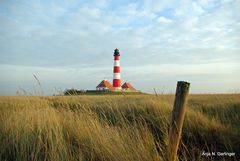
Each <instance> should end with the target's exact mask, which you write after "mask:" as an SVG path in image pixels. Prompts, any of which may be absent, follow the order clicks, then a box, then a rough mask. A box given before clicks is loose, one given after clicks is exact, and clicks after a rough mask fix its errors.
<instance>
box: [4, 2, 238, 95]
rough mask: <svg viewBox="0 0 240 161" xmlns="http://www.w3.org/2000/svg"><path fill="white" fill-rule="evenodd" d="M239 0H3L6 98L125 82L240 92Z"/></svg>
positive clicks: (148, 88)
mask: <svg viewBox="0 0 240 161" xmlns="http://www.w3.org/2000/svg"><path fill="white" fill-rule="evenodd" d="M239 11H240V1H239V0H198V1H190V0H180V1H178V0H161V1H158V0H139V1H136V0H130V1H127V0H126V1H121V0H119V1H110V0H95V1H94V0H90V1H87V0H56V1H52V0H42V1H33V0H25V1H23V0H16V1H14V0H2V1H0V74H1V76H0V95H15V94H16V91H17V90H20V91H21V89H24V90H26V91H27V92H29V93H33V94H34V93H36V91H38V90H39V87H38V85H37V82H36V80H35V79H34V77H33V75H36V76H37V77H38V79H39V80H40V81H41V84H42V91H43V92H44V94H45V95H51V94H53V93H56V91H58V90H60V89H61V90H64V89H67V88H77V89H94V88H95V86H96V85H97V84H98V83H99V82H100V81H101V80H102V79H104V78H106V79H108V80H109V81H110V82H111V81H112V66H113V50H114V49H115V48H116V47H117V48H119V50H120V53H121V69H122V73H121V76H122V81H126V80H127V81H129V82H131V83H132V84H133V86H135V87H136V88H137V89H140V90H142V91H145V92H153V88H155V89H157V91H158V92H163V93H168V92H175V88H176V82H177V81H178V80H186V81H189V82H191V84H192V85H191V92H192V93H229V92H230V93H231V92H240V63H239V62H240V45H239V44H240V14H239Z"/></svg>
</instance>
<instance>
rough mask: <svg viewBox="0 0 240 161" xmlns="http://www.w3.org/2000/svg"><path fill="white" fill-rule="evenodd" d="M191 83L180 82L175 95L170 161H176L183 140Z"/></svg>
mask: <svg viewBox="0 0 240 161" xmlns="http://www.w3.org/2000/svg"><path fill="white" fill-rule="evenodd" d="M189 87H190V83H188V82H183V81H179V82H178V83H177V90H176V94H175V101H174V106H173V112H172V122H171V125H170V130H169V140H168V156H167V157H168V158H167V159H168V161H176V158H177V151H178V145H179V142H180V139H181V134H182V126H183V121H184V116H185V106H186V103H187V97H188V92H189Z"/></svg>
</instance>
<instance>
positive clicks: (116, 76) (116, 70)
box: [113, 48, 122, 90]
mask: <svg viewBox="0 0 240 161" xmlns="http://www.w3.org/2000/svg"><path fill="white" fill-rule="evenodd" d="M113 56H114V67H113V88H114V89H115V90H121V89H122V87H121V75H120V53H119V50H118V49H117V48H116V49H115V50H114V55H113Z"/></svg>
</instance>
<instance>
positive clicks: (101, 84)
mask: <svg viewBox="0 0 240 161" xmlns="http://www.w3.org/2000/svg"><path fill="white" fill-rule="evenodd" d="M103 87H107V88H108V89H110V90H113V89H114V88H113V86H112V85H111V83H109V82H108V81H107V80H102V81H101V83H99V85H98V86H97V87H96V88H103Z"/></svg>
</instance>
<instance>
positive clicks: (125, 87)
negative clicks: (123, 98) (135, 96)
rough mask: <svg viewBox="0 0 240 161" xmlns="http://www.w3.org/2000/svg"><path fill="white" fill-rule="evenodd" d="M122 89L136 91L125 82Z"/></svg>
mask: <svg viewBox="0 0 240 161" xmlns="http://www.w3.org/2000/svg"><path fill="white" fill-rule="evenodd" d="M122 89H130V90H136V89H135V88H134V87H133V86H132V85H131V84H130V83H128V82H125V83H124V84H123V85H122Z"/></svg>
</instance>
